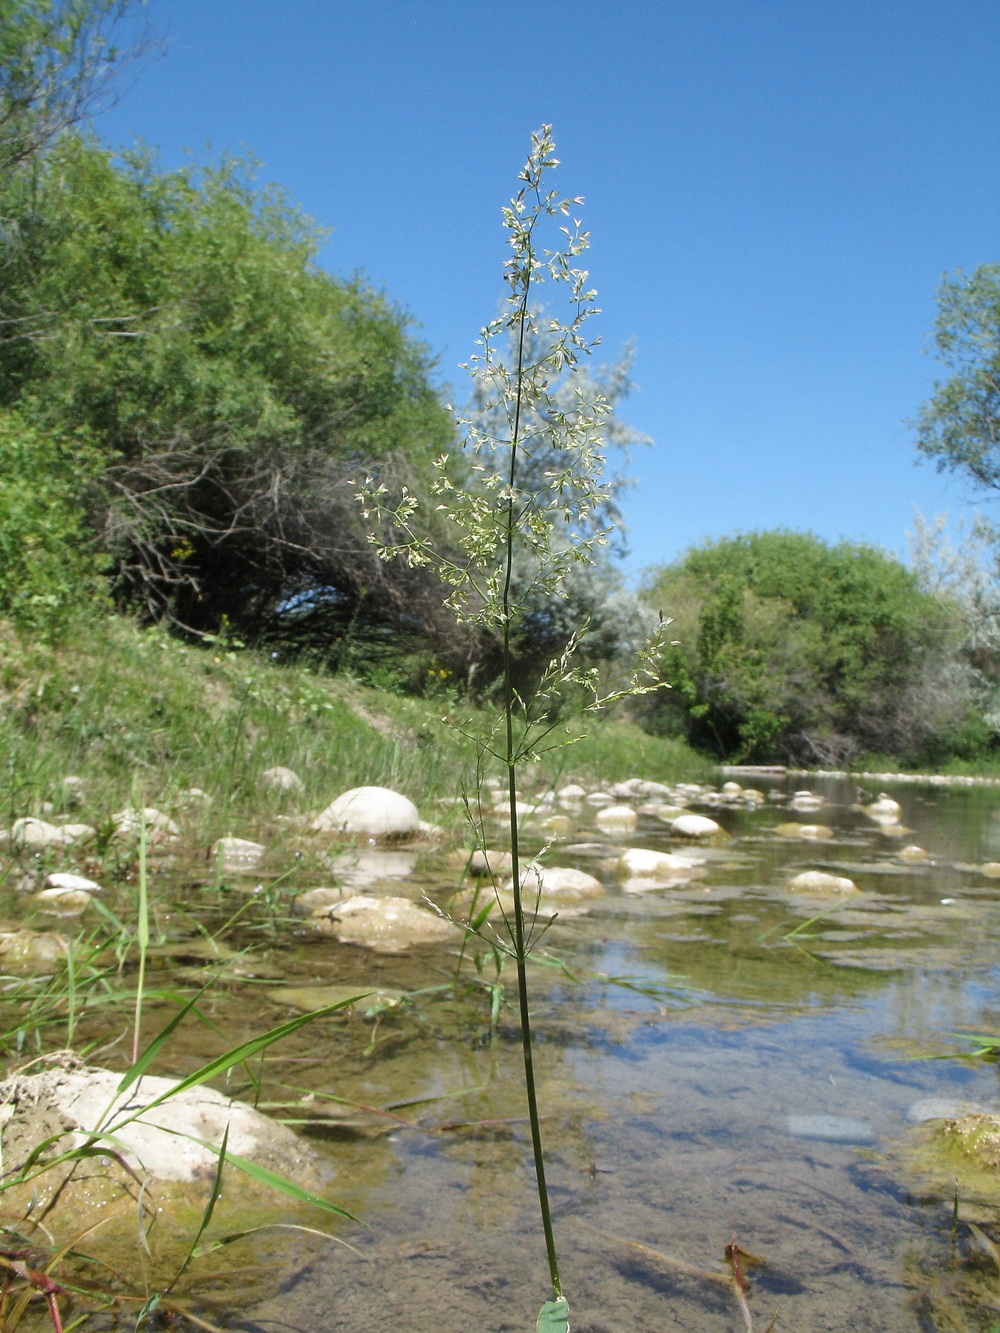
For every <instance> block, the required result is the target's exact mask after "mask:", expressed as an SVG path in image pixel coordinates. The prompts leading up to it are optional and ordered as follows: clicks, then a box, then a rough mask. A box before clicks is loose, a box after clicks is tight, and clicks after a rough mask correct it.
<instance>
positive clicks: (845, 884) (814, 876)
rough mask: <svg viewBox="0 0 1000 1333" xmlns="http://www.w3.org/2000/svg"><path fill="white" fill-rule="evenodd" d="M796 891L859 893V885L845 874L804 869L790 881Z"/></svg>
mask: <svg viewBox="0 0 1000 1333" xmlns="http://www.w3.org/2000/svg"><path fill="white" fill-rule="evenodd" d="M788 887H789V888H790V889H792V890H793V891H794V892H796V893H857V891H858V886H857V885H856V884H855V883H854V881H853V880H852V879H847V878H846V877H845V876H843V875H828V874H827V873H826V872H825V871H823V870H803V871H802V873H801V874H799V875H796V876H795V877H794V879H790V880H789V881H788Z"/></svg>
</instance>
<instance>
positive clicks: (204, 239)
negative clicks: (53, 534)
mask: <svg viewBox="0 0 1000 1333" xmlns="http://www.w3.org/2000/svg"><path fill="white" fill-rule="evenodd" d="M0 213H2V214H3V215H4V216H5V217H8V218H10V219H12V220H13V222H14V223H15V224H16V227H17V234H18V241H17V245H16V246H13V247H8V253H7V256H6V269H5V275H4V288H3V297H2V305H3V308H2V311H0V317H2V319H3V321H4V323H3V326H2V327H3V329H4V330H5V335H4V337H3V339H2V341H0V402H3V403H7V404H13V403H18V402H24V401H25V400H26V399H27V398H28V397H29V396H30V398H31V400H32V403H33V404H34V406H33V409H32V410H33V412H34V414H35V416H36V417H37V420H38V423H39V424H40V425H42V426H44V427H45V428H46V429H50V430H54V431H56V430H62V431H65V430H73V429H76V428H77V427H79V426H84V427H86V428H87V429H88V430H89V431H90V432H91V435H92V437H93V438H94V439H98V440H100V441H101V442H102V447H103V449H104V451H105V454H104V469H103V476H102V483H103V493H104V496H105V501H104V505H103V510H102V512H101V513H100V514H99V515H98V516H97V518H98V524H99V531H100V533H101V536H102V539H103V542H104V544H105V546H106V548H107V549H108V550H109V551H110V552H111V553H112V554H113V556H114V561H115V575H116V589H117V592H118V594H119V595H120V596H122V597H124V598H126V599H128V600H131V601H134V602H135V603H137V604H138V606H139V607H140V608H141V609H142V610H143V611H144V612H145V614H147V615H148V616H150V617H152V618H159V617H160V616H162V615H164V614H165V613H169V614H170V615H171V616H173V617H174V618H175V619H176V620H178V621H180V622H181V623H182V624H184V625H186V626H189V627H192V628H194V629H196V630H199V631H206V630H209V631H212V630H215V629H216V628H217V627H218V626H219V624H220V622H221V619H222V616H223V615H227V616H228V617H229V619H230V621H231V622H232V623H233V624H234V625H235V626H236V627H237V628H238V629H239V630H240V631H241V632H242V633H243V634H244V636H245V637H246V636H254V637H268V636H277V637H280V634H281V623H282V620H283V616H284V613H285V610H286V609H287V608H288V607H289V606H294V607H295V610H296V616H295V618H294V619H295V631H296V633H298V634H299V636H300V637H301V636H305V637H308V632H309V626H310V625H315V624H317V623H320V624H321V625H322V628H323V633H324V634H325V635H326V637H327V638H329V637H331V626H338V625H339V626H340V627H341V628H342V627H343V626H344V625H345V624H346V623H347V622H349V621H350V619H351V617H352V616H354V617H355V619H356V620H358V617H357V615H356V612H357V609H358V607H359V605H360V606H361V608H362V614H361V617H360V623H359V624H358V625H356V629H358V630H360V629H361V628H362V627H363V622H364V620H365V617H368V618H370V619H373V620H374V621H375V622H376V623H386V622H388V623H390V624H392V623H397V624H403V625H407V624H408V625H411V626H421V625H422V624H423V622H424V620H425V619H426V620H427V621H428V622H430V623H432V624H433V623H434V619H435V616H437V618H438V620H439V621H440V622H441V623H442V624H443V623H444V621H443V619H442V617H441V613H440V600H441V599H440V596H435V590H434V587H433V582H434V581H433V580H429V579H428V578H427V576H426V574H420V573H412V572H410V571H407V570H405V569H404V568H403V567H400V569H399V570H398V571H397V573H396V575H395V576H393V577H390V576H388V575H387V573H386V571H385V568H384V566H382V565H381V564H380V562H379V561H378V560H376V559H375V558H374V556H373V554H372V553H371V551H370V550H369V548H368V546H367V543H366V541H365V536H364V533H363V531H362V528H361V525H360V523H359V521H358V518H357V515H356V512H355V508H354V506H353V503H352V499H351V497H352V487H351V484H350V483H351V479H352V478H353V476H354V475H355V473H356V470H357V469H358V468H370V469H375V470H377V471H378V474H379V476H380V477H381V478H382V479H383V480H384V481H385V483H386V485H387V486H389V488H390V489H398V487H399V486H400V485H402V484H404V483H405V484H407V485H408V486H409V488H410V489H411V490H417V491H418V492H419V491H420V490H421V489H424V490H425V489H426V482H425V476H426V473H427V472H428V470H429V460H430V458H431V457H432V456H436V455H438V454H440V453H441V451H442V450H444V451H445V452H447V451H448V449H449V447H450V444H451V440H452V436H453V431H452V427H451V424H450V421H449V418H448V416H447V414H446V413H445V412H444V410H443V408H442V407H441V405H440V403H439V401H438V399H437V396H436V393H435V391H434V390H433V388H432V387H431V385H430V382H429V378H428V375H429V366H430V363H429V361H428V357H427V353H426V351H425V349H424V348H423V346H422V345H421V344H420V343H418V342H417V341H415V340H414V339H413V337H412V336H411V335H410V333H409V332H408V320H407V319H406V317H405V316H404V315H402V314H401V313H400V312H399V311H398V310H397V309H396V308H395V307H393V306H392V305H391V304H390V302H389V301H387V300H386V298H385V297H384V296H382V295H380V294H379V293H377V292H375V291H373V290H372V289H371V288H370V287H368V286H367V285H366V284H365V283H364V282H363V281H362V280H360V279H354V280H352V281H349V282H341V281H338V280H336V279H334V278H332V277H331V276H329V275H328V274H327V273H325V272H323V271H322V270H321V269H319V268H318V267H317V265H316V263H315V255H316V250H317V246H318V243H319V239H320V234H319V232H318V230H317V229H316V227H315V226H314V225H313V224H312V223H311V222H310V221H309V220H308V219H307V218H305V217H303V216H302V215H301V214H300V213H299V212H297V211H296V210H295V209H294V208H292V207H291V206H290V205H289V204H288V203H287V201H286V200H285V199H284V197H283V196H282V194H281V193H280V191H277V190H274V189H263V190H259V189H256V188H255V187H254V186H253V185H252V183H251V181H250V177H249V168H248V166H247V164H245V163H241V162H238V161H235V160H231V159H226V160H223V161H222V162H221V163H219V164H218V165H217V166H213V167H206V168H203V169H200V170H199V169H197V168H195V167H188V168H184V169H182V170H178V171H173V172H162V171H159V170H157V169H156V167H155V165H154V163H153V162H152V160H151V159H150V157H149V155H148V154H145V153H137V154H132V155H128V156H126V157H125V158H124V159H122V160H121V161H118V160H116V159H115V158H114V157H113V155H112V154H111V153H110V152H108V151H106V150H104V149H102V148H99V147H97V146H96V145H95V144H94V143H92V142H89V141H87V140H84V139H80V138H78V137H75V136H71V135H64V136H62V137H61V138H60V139H59V140H58V142H57V143H56V144H55V145H54V146H53V147H52V149H51V150H50V152H49V153H48V154H47V156H46V158H45V161H44V163H42V164H41V165H40V166H39V168H38V170H37V171H35V172H34V173H32V174H31V175H30V176H29V175H27V174H25V173H21V174H11V175H8V176H7V177H6V178H5V179H4V180H3V181H2V182H0ZM431 526H432V527H433V524H432V525H431ZM385 535H386V540H388V541H392V540H393V537H392V534H391V533H387V534H385ZM314 637H315V635H314Z"/></svg>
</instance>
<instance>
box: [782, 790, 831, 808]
mask: <svg viewBox="0 0 1000 1333" xmlns="http://www.w3.org/2000/svg"><path fill="white" fill-rule="evenodd" d="M822 805H823V798H822V796H814V795H813V793H812V792H811V791H797V792H796V793H795V795H794V796H793V797H792V799H791V800H790V801H789V802H788V808H789V810H801V811H803V812H805V813H808V812H809V811H812V810H819V809H821V808H822Z"/></svg>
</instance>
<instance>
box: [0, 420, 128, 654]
mask: <svg viewBox="0 0 1000 1333" xmlns="http://www.w3.org/2000/svg"><path fill="white" fill-rule="evenodd" d="M97 463H98V459H97V454H96V451H95V450H94V449H92V448H91V447H90V446H89V444H88V443H87V442H86V440H85V439H84V438H83V437H82V436H75V437H65V436H58V435H53V434H48V433H46V432H45V431H41V430H38V429H36V428H35V427H33V426H32V425H30V424H29V422H28V421H27V420H25V418H24V417H23V416H22V415H21V414H20V413H18V412H16V411H7V412H3V411H0V614H2V615H5V616H9V617H10V618H11V619H12V620H13V621H14V622H15V624H16V625H18V626H19V627H22V628H26V629H32V630H34V631H36V632H40V633H43V634H53V633H58V632H60V631H62V630H65V629H66V627H67V626H68V624H69V623H70V622H71V621H72V620H73V619H74V618H75V617H76V616H77V614H78V613H79V611H80V609H81V607H82V606H85V605H88V604H90V603H92V602H93V601H95V600H96V599H99V598H100V597H101V596H102V595H103V592H104V581H103V579H102V577H101V570H102V568H103V567H104V566H103V560H102V557H101V556H100V555H99V554H98V553H97V551H96V548H95V545H94V542H93V539H92V535H91V533H90V531H89V529H88V526H87V517H86V505H87V498H88V492H89V489H90V486H91V483H92V480H93V478H94V476H95V475H96V471H97Z"/></svg>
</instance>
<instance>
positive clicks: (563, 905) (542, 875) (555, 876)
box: [498, 862, 604, 917]
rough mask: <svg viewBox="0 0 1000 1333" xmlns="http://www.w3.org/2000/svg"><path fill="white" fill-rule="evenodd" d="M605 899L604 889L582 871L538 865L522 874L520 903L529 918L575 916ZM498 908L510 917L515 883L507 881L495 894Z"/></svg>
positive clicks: (592, 877)
mask: <svg viewBox="0 0 1000 1333" xmlns="http://www.w3.org/2000/svg"><path fill="white" fill-rule="evenodd" d="M603 896H604V885H603V884H602V883H601V881H600V880H599V879H597V878H595V876H593V875H588V874H587V872H586V871H585V870H574V869H572V867H569V866H541V865H539V864H538V863H537V862H534V863H532V864H531V865H529V866H528V867H527V868H526V869H525V870H524V871H522V873H521V902H522V904H523V907H524V911H525V913H526V914H527V915H529V916H539V917H552V916H555V915H556V914H559V915H562V916H577V915H580V914H581V913H583V912H586V910H587V904H588V903H590V902H592V901H593V900H594V899H595V898H601V897H603ZM498 897H499V900H500V905H501V907H503V909H504V911H505V912H507V913H508V914H510V913H511V912H512V911H513V907H514V881H513V879H509V880H508V881H507V883H506V884H505V885H504V886H503V888H502V889H501V890H500V892H499V894H498Z"/></svg>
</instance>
